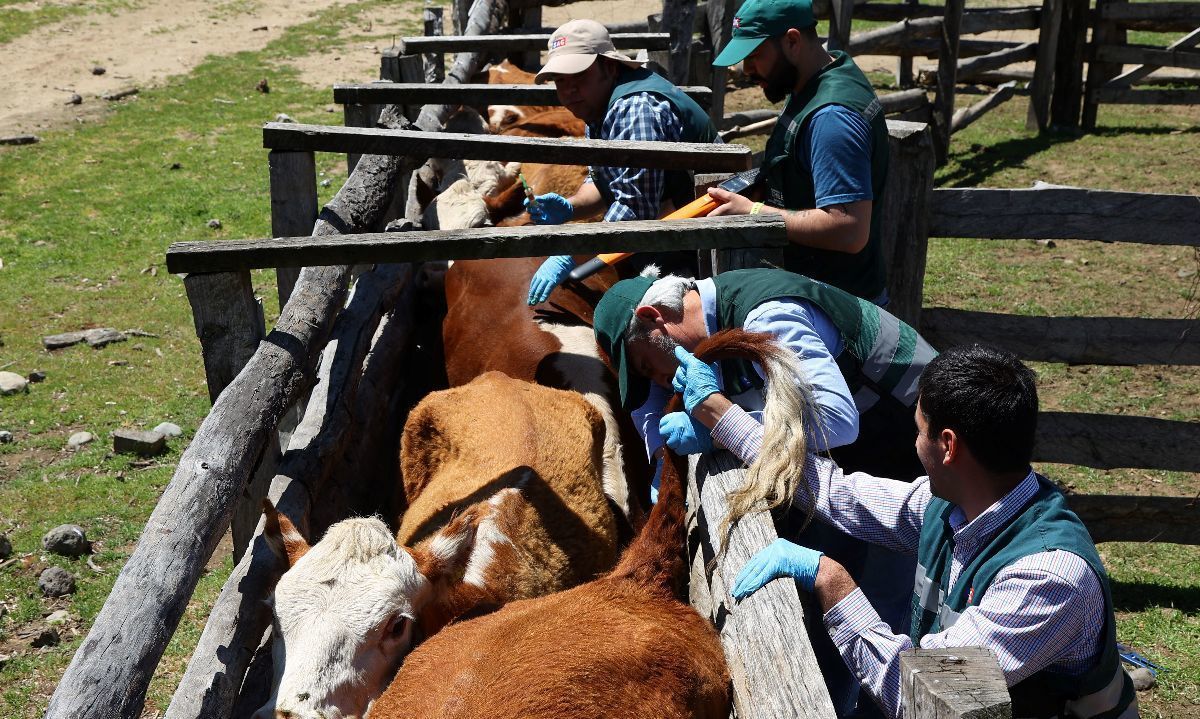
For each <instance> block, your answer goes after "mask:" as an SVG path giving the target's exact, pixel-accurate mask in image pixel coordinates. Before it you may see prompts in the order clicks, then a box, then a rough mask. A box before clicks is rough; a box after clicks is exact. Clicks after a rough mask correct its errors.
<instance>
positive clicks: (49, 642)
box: [29, 627, 62, 649]
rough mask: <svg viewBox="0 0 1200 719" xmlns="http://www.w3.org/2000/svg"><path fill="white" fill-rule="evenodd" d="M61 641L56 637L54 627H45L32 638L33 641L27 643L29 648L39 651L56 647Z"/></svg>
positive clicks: (56, 631) (56, 632) (56, 633)
mask: <svg viewBox="0 0 1200 719" xmlns="http://www.w3.org/2000/svg"><path fill="white" fill-rule="evenodd" d="M61 641H62V639H61V638H60V637H59V636H58V630H57V629H55V628H54V627H46V628H45V629H43V630H42V631H40V632H38V633H37V635H36V636H35V637H34V638H33V641H31V642H29V646H31V647H33V648H34V649H40V648H41V647H57V646H58V644H59V642H61Z"/></svg>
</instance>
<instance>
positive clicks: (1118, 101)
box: [1090, 87, 1200, 105]
mask: <svg viewBox="0 0 1200 719" xmlns="http://www.w3.org/2000/svg"><path fill="white" fill-rule="evenodd" d="M1090 97H1093V98H1095V100H1096V102H1098V103H1108V104H1110V105H1196V104H1200V90H1126V89H1123V88H1110V87H1102V88H1100V89H1099V90H1096V91H1095V92H1094V93H1092V95H1091V96H1090Z"/></svg>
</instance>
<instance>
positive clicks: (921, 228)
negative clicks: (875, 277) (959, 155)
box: [876, 120, 936, 329]
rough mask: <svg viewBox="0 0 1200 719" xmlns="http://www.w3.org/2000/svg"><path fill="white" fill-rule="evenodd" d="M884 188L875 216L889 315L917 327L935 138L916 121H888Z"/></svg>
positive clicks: (927, 235) (925, 127) (922, 283)
mask: <svg viewBox="0 0 1200 719" xmlns="http://www.w3.org/2000/svg"><path fill="white" fill-rule="evenodd" d="M888 136H889V141H888V146H889V148H890V150H891V155H890V158H889V164H888V179H887V186H886V187H885V188H884V193H883V202H881V203H880V204H879V205H878V206H877V208H876V211H878V212H880V213H882V214H881V216H880V227H881V228H882V233H883V237H882V238H881V239H882V240H883V258H884V259H883V261H884V266H885V267H886V268H887V289H888V295H889V296H890V297H891V302H890V304H889V305H888V311H889V312H891V313H892V314H894V315H896V316H897V317H899V318H900V319H902V320H904V321H905V322H907V323H908V324H910V325H912V326H913V327H914V328H917V329H919V328H920V321H921V302H922V299H923V296H924V294H923V293H924V287H925V256H926V252H927V249H928V246H929V198H930V194H931V193H932V191H933V170H934V166H935V164H936V163H935V161H934V150H933V137H932V134H931V132H930V129H929V126H928V125H926V124H925V123H920V122H903V121H897V120H889V121H888Z"/></svg>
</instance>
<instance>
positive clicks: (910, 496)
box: [713, 413, 1105, 717]
mask: <svg viewBox="0 0 1200 719" xmlns="http://www.w3.org/2000/svg"><path fill="white" fill-rule="evenodd" d="M727 416H729V415H728V413H727ZM729 419H730V421H729V422H726V421H725V420H726V418H725V417H722V419H721V422H720V423H718V425H717V427H716V428H714V429H713V439H715V440H717V441H719V442H720V443H721V444H723V445H725V446H726V447H728V448H730V450H731V451H734V453H735V454H737V455H738V456H739V457H741V458H742V459H743V460H745V461H747V462H749V461H753V459H754V457H756V456H757V452H758V448H757V446H755V443H756V442H757V443H758V444H759V445H761V439H762V432H761V425H759V424H758V423H757V422H755V421H754V419H753V418H751V417H749V416H748V415H745V414H740V415H739V414H734V415H733V416H732V417H730V418H729ZM755 425H757V427H758V428H757V429H756V428H755ZM804 477H805V481H806V483H807V485H808V487H809V489H811V490H812V492H813V496H814V497H815V502H814V508H813V509H814V511H815V513H816V516H817V517H818V518H820V519H821V520H823V521H825V522H826V523H828V524H831V525H833V526H835V527H837V528H838V529H840V530H841V531H843V532H846V533H847V534H850V535H852V536H855V537H858V538H860V539H865V540H866V541H869V542H873V543H875V544H880V545H882V546H885V547H888V548H889V549H893V550H895V551H899V552H902V553H905V554H916V551H917V544H918V540H919V538H920V535H921V525H922V524H923V523H924V518H925V508H926V507H927V506H928V504H929V500H930V498H931V496H932V495H931V493H930V489H929V478H928V477H922V478H921V479H918V480H916V481H915V482H913V483H911V484H910V483H908V482H898V481H895V480H891V479H883V478H879V477H872V476H870V475H868V474H863V473H854V474H850V475H844V474H843V473H842V471H841V469H839V468H838V466H837V464H835V463H834V462H832V461H831V460H829V459H826V458H824V457H817V456H815V455H809V462H808V464H807V465H806V466H805V468H804ZM1037 489H1038V482H1037V477H1036V475H1034V473H1033V472H1032V471H1031V472H1030V473H1029V475H1028V476H1026V477H1025V479H1024V480H1022V481H1021V483H1020V484H1018V485H1017V486H1016V487H1015V488H1014V489H1013V490H1012V491H1011V492H1009V493H1008V494H1007V495H1005V496H1004V497H1003V498H1001V499H1000V500H999V501H997V502H996V503H995V504H993V505H992V506H991V507H989V508H988V509H987V510H985V511H984V512H983V513H982V514H980V515H979V516H978V517H976V518H975V519H974V520H972V521H970V522H967V521H966V517H965V516H964V515H963V513H962V511H961V510H959V509H958V508H955V509H954V510H953V511H952V513H951V516H950V527H951V530H952V531H953V535H954V547H953V552H952V556H951V565H950V586H953V585H954V582H956V581H957V580H958V576H959V574H960V573H961V572H962V569H963V567H964V566H966V565H967V564H969V563H970V561H971V560H972V559H973V558H974V557H975V556H976V555H977V554H978V553H979V552H980V550H982V549H983V548H984V547H985V546H987V544H988V542H989V541H990V540H991V539H992V537H994V536H995V534H996V533H997V532H998V531H999V530H1000V529H1001V528H1003V527H1004V526H1005V525H1006V524H1007V523H1008V522H1009V520H1011V519H1012V518H1013V517H1014V516H1015V515H1016V514H1017V513H1018V512H1019V511H1020V510H1021V509H1022V508H1023V507H1024V506H1025V504H1026V503H1027V502H1028V501H1029V500H1030V499H1031V498H1032V497H1033V495H1034V494H1035V493H1036V492H1037ZM804 501H805V497H804V492H798V493H797V496H796V503H797V504H798V505H800V506H801V507H803V506H804V505H803V502H804ZM977 602H978V603H977V604H975V605H972V606H970V607H968V608H967V609H965V610H964V611H963V612H962V614H961V616H960V617H959V619H958V621H957V622H956V623H955V624H954V625H953V626H951V627H950V628H949V629H946V630H944V631H941V632H937V633H935V634H927V635H926V636H924V637H923V638H922V639H921V643H920V646H921V647H922V648H926V649H929V648H943V647H964V646H985V647H988V648H990V649H991V650H992V651H994V652H995V653H996V657H997V659H998V660H999V662H1000V669H1001V670H1002V671H1003V672H1004V678H1005V680H1006V681H1007V682H1008V685H1009V686H1010V687H1011V686H1013V685H1014V684H1017V683H1018V682H1020V681H1022V680H1024V679H1026V678H1028V677H1029V676H1031V675H1033V674H1034V673H1036V672H1039V671H1041V670H1043V669H1050V670H1052V671H1056V672H1061V673H1064V674H1067V675H1070V676H1077V675H1079V674H1082V673H1083V672H1084V671H1085V670H1087V669H1088V668H1090V667H1092V666H1093V665H1094V664H1095V663H1096V662H1097V661H1098V660H1099V658H1100V655H1101V653H1102V650H1103V646H1102V641H1103V638H1104V634H1103V632H1104V621H1105V607H1104V593H1103V590H1102V589H1101V586H1100V581H1099V578H1098V577H1097V576H1096V575H1095V573H1094V572H1092V569H1091V567H1089V566H1088V565H1087V563H1086V562H1085V561H1084V560H1083V559H1082V558H1080V557H1079V556H1077V555H1075V554H1072V553H1070V552H1066V551H1051V552H1040V553H1037V554H1031V555H1029V556H1026V557H1024V558H1022V559H1020V560H1018V561H1016V562H1014V563H1012V564H1011V565H1009V566H1007V567H1005V568H1004V569H1002V570H1000V572H998V573H997V574H996V576H995V578H994V580H993V581H992V584H991V586H990V587H989V588H988V590H987V593H986V594H984V595H983V597H981V598H979V599H978V600H977ZM824 621H825V627H826V628H827V629H828V630H829V636H830V637H832V638H833V642H834V644H835V645H836V646H837V648H838V651H839V652H840V653H841V655H842V659H843V660H845V662H846V665H847V666H848V667H850V670H851V671H852V672H854V674H855V675H856V676H857V677H858V678H859V681H861V682H862V684H863V687H864V688H865V689H866V690H867V691H868V692H869V693H870V694H871V696H872V697H873V698H874V699H875V701H876V702H877V703H878V704H879V705H880V707H881V708H882V709H883V711H884V713H885V714H886V715H887V716H889V717H900V716H903V712H902V707H901V706H900V652H902V651H904V650H905V649H911V648H912V647H913V643H912V641H911V640H910V639H909V637H908V636H907V635H903V634H900V635H898V634H894V633H892V631H891V629H890V628H889V627H888V625H887V624H886V623H885V622H884V621H883V620H881V619H880V618H879V614H878V613H877V612H876V611H875V608H874V607H872V606H871V604H870V602H868V601H867V599H866V598H865V597H864V596H863V593H862V590H859V589H855V590H854V591H853V592H851V593H850V594H849V595H848V596H846V597H845V598H844V599H842V601H840V602H838V603H837V604H836V605H834V606H833V607H832V608H831V609H830V610H829V611H828V612H826V614H825V617H824Z"/></svg>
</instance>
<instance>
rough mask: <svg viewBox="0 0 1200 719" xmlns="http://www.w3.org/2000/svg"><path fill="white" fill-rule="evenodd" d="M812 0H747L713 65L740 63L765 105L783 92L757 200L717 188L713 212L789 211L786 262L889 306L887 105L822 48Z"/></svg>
mask: <svg viewBox="0 0 1200 719" xmlns="http://www.w3.org/2000/svg"><path fill="white" fill-rule="evenodd" d="M816 24H817V21H816V18H815V17H814V16H813V10H812V3H811V0H748V2H746V4H745V5H743V6H742V7H741V9H740V10H738V11H737V14H736V15H735V16H734V19H733V33H732V37H731V39H730V41H729V44H728V45H726V46H725V48H724V49H723V50H722V51H721V53H720V54H719V55H718V56H717V59H716V60H715V61H714V63H713V64H715V65H718V66H728V65H734V64H736V63H738V62H741V63H742V66H743V69H744V70H745V73H746V74H747V75H748V76H749V77H750V78H751V79H753V80H756V81H757V82H758V83H759V85H760V86H761V87H762V88H763V93H764V94H765V95H766V96H767V99H768V100H770V101H771V102H779V101H780V100H783V99H784V98H787V105H785V106H784V108H783V111H782V112H781V113H780V115H779V122H778V124H777V125H776V126H775V130H774V132H773V133H772V134H771V137H770V139H768V140H767V147H766V152H765V155H764V158H763V165H762V168H763V172H765V173H766V176H765V180H766V183H765V187H766V195H765V197H763V198H762V200H763V202H753V201H752V200H751V199H750V198H747V197H744V196H742V195H738V194H734V193H731V192H727V191H725V190H722V189H719V188H713V189H712V190H709V194H710V195H711V196H712V197H713V198H714V199H715V200H717V201H719V202H722V203H724V204H722V205H721V206H720V207H718V208H716V209H715V210H713V211H712V212H711V213H710V214H709V216H710V217H715V216H719V215H745V214H758V213H759V212H775V213H779V214H782V215H784V216H785V217H786V218H787V232H788V239H789V240H790V245H789V246H788V248H787V249H786V250H785V251H784V265H783V267H784V269H788V270H791V271H793V272H802V273H804V274H805V275H807V276H809V277H811V278H813V279H815V280H821V281H823V282H828V283H829V284H831V285H834V286H836V287H840V288H842V289H844V290H846V291H847V292H851V293H853V294H855V295H858V296H859V297H862V298H863V299H866V300H870V301H872V302H875V303H877V304H880V305H886V303H887V292H886V289H885V284H884V282H885V279H886V277H885V269H884V264H883V255H882V241H881V238H880V230H879V214H880V213H879V212H878V208H877V207H876V205H878V203H879V201H880V198H882V197H883V189H884V181H885V180H886V179H887V167H888V132H887V125H886V123H885V122H884V117H883V107H882V106H881V105H880V104H879V98H878V97H876V95H875V91H874V90H873V89H872V88H871V83H870V82H869V81H868V80H867V78H866V76H865V75H863V73H862V71H861V70H859V69H858V66H857V65H855V64H854V61H853V60H852V59H850V56H849V55H846V54H845V53H843V52H833V53H830V52H826V51H825V48H824V47H822V45H821V41H820V38H818V37H817V33H816Z"/></svg>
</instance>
